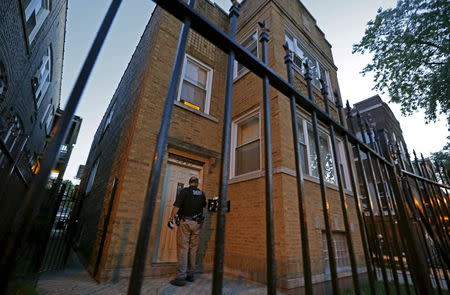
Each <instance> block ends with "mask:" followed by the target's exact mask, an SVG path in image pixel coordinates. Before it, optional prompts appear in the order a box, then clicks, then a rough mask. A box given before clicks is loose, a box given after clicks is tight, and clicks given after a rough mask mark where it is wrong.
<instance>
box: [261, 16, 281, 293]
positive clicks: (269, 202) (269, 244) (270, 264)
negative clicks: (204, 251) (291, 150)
mask: <svg viewBox="0 0 450 295" xmlns="http://www.w3.org/2000/svg"><path fill="white" fill-rule="evenodd" d="M259 26H260V27H261V29H262V31H261V34H260V35H259V40H260V42H261V47H262V61H263V63H264V64H265V65H267V64H268V63H269V58H268V52H267V51H268V50H267V42H269V29H268V28H267V25H266V21H262V22H259ZM263 105H264V149H265V151H264V152H265V157H264V164H265V172H266V177H265V181H266V250H267V294H276V293H277V289H276V287H277V286H276V275H277V274H276V268H275V244H274V229H273V180H272V173H273V169H272V127H271V118H270V116H271V111H270V93H269V78H268V77H267V76H265V77H264V78H263Z"/></svg>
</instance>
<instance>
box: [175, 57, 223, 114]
mask: <svg viewBox="0 0 450 295" xmlns="http://www.w3.org/2000/svg"><path fill="white" fill-rule="evenodd" d="M188 59H189V60H191V61H192V62H193V63H194V64H197V65H198V66H200V67H202V68H205V70H206V71H207V75H206V97H205V111H204V112H203V113H205V114H208V115H209V111H210V106H211V90H212V81H213V74H214V73H213V69H212V68H211V67H209V66H207V65H206V64H204V63H203V62H201V61H199V60H198V59H196V58H194V57H192V56H191V55H189V54H185V56H184V61H183V70H182V71H181V77H180V83H179V85H178V95H177V100H176V101H178V102H180V103H181V87H183V81H184V74H185V73H186V64H187V61H188Z"/></svg>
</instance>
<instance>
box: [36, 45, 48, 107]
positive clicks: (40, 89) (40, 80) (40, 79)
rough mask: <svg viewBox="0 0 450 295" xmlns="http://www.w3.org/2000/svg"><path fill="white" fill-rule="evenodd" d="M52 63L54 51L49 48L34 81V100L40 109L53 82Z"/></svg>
mask: <svg viewBox="0 0 450 295" xmlns="http://www.w3.org/2000/svg"><path fill="white" fill-rule="evenodd" d="M51 63H52V50H51V47H50V46H49V47H48V48H47V52H46V53H45V55H44V56H43V57H42V61H41V64H40V66H39V69H38V70H37V71H36V74H35V75H34V77H33V79H32V84H33V91H34V98H35V99H36V106H37V108H39V106H40V105H41V102H42V99H43V98H44V96H45V93H46V92H47V89H48V87H49V86H50V81H51V68H52V67H51Z"/></svg>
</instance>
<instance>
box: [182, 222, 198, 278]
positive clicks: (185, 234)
mask: <svg viewBox="0 0 450 295" xmlns="http://www.w3.org/2000/svg"><path fill="white" fill-rule="evenodd" d="M201 227H202V225H201V224H198V223H197V221H194V220H186V221H183V220H181V221H180V226H178V230H177V252H178V253H177V254H178V269H177V278H180V279H183V280H184V279H185V277H186V275H194V272H195V258H196V256H197V251H198V244H199V240H200V237H199V235H200V229H201ZM188 256H189V257H188ZM188 258H189V259H188ZM188 260H189V267H188Z"/></svg>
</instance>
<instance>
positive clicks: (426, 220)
mask: <svg viewBox="0 0 450 295" xmlns="http://www.w3.org/2000/svg"><path fill="white" fill-rule="evenodd" d="M406 156H407V160H408V162H409V164H410V166H411V169H413V163H412V161H411V158H410V155H409V154H408V153H407V154H406ZM414 183H415V186H416V187H417V191H418V193H419V200H420V201H421V203H422V206H423V210H422V211H423V214H422V216H421V220H422V223H423V225H424V226H425V228H427V230H428V234H429V235H430V237H431V239H432V240H433V242H434V244H435V247H436V248H437V249H438V250H437V253H438V255H439V258H440V264H441V265H442V267H443V268H444V265H445V262H444V261H443V258H444V257H445V256H442V248H441V247H442V245H441V242H440V241H439V236H440V234H439V233H438V234H436V233H435V231H433V228H432V226H431V225H432V224H433V223H434V224H435V226H436V225H437V224H436V222H435V221H434V216H433V214H431V216H430V213H432V212H431V211H429V210H428V206H427V204H428V203H429V200H428V198H427V196H426V195H425V194H424V193H422V190H421V189H420V186H419V181H418V180H417V178H416V177H414ZM419 212H421V211H419ZM444 275H447V274H446V273H444ZM447 280H448V278H447ZM447 285H448V286H449V287H450V284H448V283H447Z"/></svg>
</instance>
